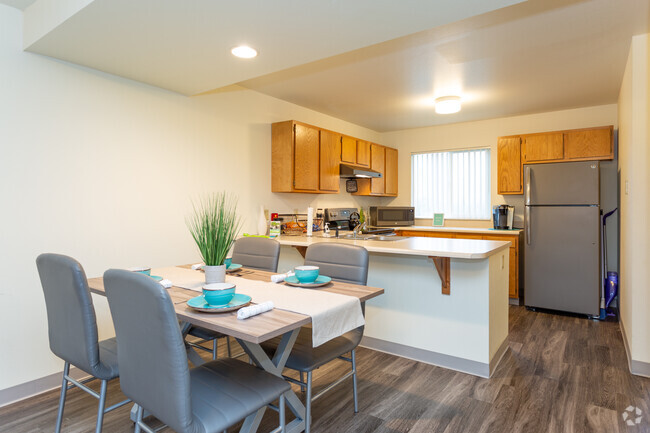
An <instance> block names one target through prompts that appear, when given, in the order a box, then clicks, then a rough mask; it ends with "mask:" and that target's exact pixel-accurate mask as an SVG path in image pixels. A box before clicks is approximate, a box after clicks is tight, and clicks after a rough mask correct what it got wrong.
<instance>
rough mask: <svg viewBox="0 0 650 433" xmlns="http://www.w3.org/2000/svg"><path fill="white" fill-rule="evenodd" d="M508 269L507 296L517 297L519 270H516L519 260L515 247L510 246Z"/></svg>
mask: <svg viewBox="0 0 650 433" xmlns="http://www.w3.org/2000/svg"><path fill="white" fill-rule="evenodd" d="M508 266H509V267H510V269H509V270H508V272H509V277H510V278H509V284H508V296H509V297H510V298H518V297H519V287H517V286H518V285H519V278H518V275H519V271H518V269H517V268H518V266H519V260H518V258H517V249H516V248H512V247H511V248H510V262H509V265H508Z"/></svg>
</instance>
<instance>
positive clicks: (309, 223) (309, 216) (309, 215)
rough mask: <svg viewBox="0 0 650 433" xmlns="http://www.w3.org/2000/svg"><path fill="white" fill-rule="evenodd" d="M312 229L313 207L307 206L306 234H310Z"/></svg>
mask: <svg viewBox="0 0 650 433" xmlns="http://www.w3.org/2000/svg"><path fill="white" fill-rule="evenodd" d="M313 230H314V208H313V207H308V208H307V236H311V235H312V231H313Z"/></svg>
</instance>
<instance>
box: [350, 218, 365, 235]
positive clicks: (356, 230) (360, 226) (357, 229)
mask: <svg viewBox="0 0 650 433" xmlns="http://www.w3.org/2000/svg"><path fill="white" fill-rule="evenodd" d="M365 228H366V222H365V221H364V222H362V223H361V224H357V226H356V227H355V228H354V229H352V234H353V235H354V238H355V239H356V238H357V234H358V233H359V232H362V231H363V230H364V229H365Z"/></svg>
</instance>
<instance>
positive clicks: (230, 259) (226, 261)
mask: <svg viewBox="0 0 650 433" xmlns="http://www.w3.org/2000/svg"><path fill="white" fill-rule="evenodd" d="M223 264H224V265H226V269H228V268H229V267H230V265H232V257H228V258H226V260H224V261H223Z"/></svg>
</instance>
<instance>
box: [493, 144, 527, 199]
mask: <svg viewBox="0 0 650 433" xmlns="http://www.w3.org/2000/svg"><path fill="white" fill-rule="evenodd" d="M497 173H498V177H497V185H498V190H499V194H521V193H522V192H523V177H522V170H521V138H520V137H501V138H499V139H498V141H497Z"/></svg>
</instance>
